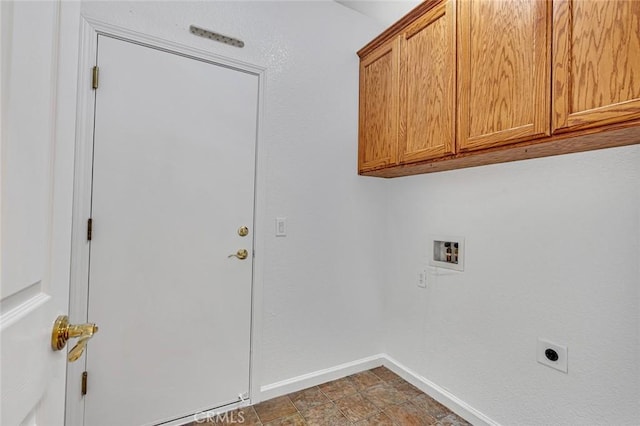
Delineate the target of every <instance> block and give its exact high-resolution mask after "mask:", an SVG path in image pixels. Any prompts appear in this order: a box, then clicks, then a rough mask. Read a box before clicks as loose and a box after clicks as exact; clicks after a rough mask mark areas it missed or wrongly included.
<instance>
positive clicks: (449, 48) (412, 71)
mask: <svg viewBox="0 0 640 426" xmlns="http://www.w3.org/2000/svg"><path fill="white" fill-rule="evenodd" d="M453 5H454V3H453V2H452V1H446V2H443V3H440V4H439V5H438V6H436V7H434V8H433V9H431V10H429V11H428V12H427V13H425V14H424V15H422V16H421V17H420V18H419V19H417V20H416V21H415V22H414V23H413V24H411V25H410V26H409V27H408V28H407V29H406V30H405V31H404V32H403V33H402V34H401V35H400V96H399V99H400V101H399V104H400V128H399V131H400V136H399V140H398V145H399V153H400V164H407V163H411V162H414V161H420V160H427V159H431V158H438V157H442V156H444V155H447V154H453V153H454V150H455V108H456V105H455V70H456V49H455V31H456V21H455V8H454V7H453Z"/></svg>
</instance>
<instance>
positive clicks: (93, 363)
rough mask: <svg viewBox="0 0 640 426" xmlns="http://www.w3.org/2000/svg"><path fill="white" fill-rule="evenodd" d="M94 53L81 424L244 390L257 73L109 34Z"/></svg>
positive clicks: (182, 407)
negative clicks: (94, 332) (90, 325)
mask: <svg viewBox="0 0 640 426" xmlns="http://www.w3.org/2000/svg"><path fill="white" fill-rule="evenodd" d="M97 61H98V66H99V69H100V82H99V88H98V89H97V92H96V112H95V138H94V165H93V191H92V212H91V216H92V220H93V232H92V233H93V235H92V240H91V243H90V244H91V247H90V273H89V297H88V318H89V321H90V322H95V323H97V324H98V325H99V326H100V336H99V337H100V339H97V338H96V339H94V341H92V342H91V344H90V347H89V349H88V353H87V371H88V375H89V376H88V377H89V380H88V382H89V388H88V394H87V395H86V396H85V424H86V425H87V426H100V425H109V426H112V425H121V426H126V425H136V426H137V425H143V424H145V425H146V424H158V423H161V422H164V421H169V420H171V419H175V418H179V417H182V416H187V415H189V414H193V413H196V412H199V411H201V410H206V409H212V408H214V407H219V406H222V405H225V404H229V403H233V402H236V401H238V400H239V395H246V393H247V392H248V390H249V359H250V324H251V282H252V264H253V260H252V259H253V256H252V253H253V250H252V248H253V208H254V174H255V143H256V131H257V110H258V76H257V75H255V74H251V73H247V72H243V71H239V70H235V69H231V68H228V67H223V66H220V65H215V64H212V63H207V62H204V61H201V60H196V59H193V58H188V57H185V56H182V55H178V54H174V53H169V52H166V51H161V50H157V49H154V48H150V47H147V46H142V45H139V44H135V43H131V42H127V41H123V40H119V39H115V38H110V37H106V36H99V37H98V60H97ZM242 226H246V227H247V228H248V229H249V234H248V235H247V236H241V235H240V233H239V232H238V230H239V228H240V227H242ZM241 249H244V250H247V252H248V257H247V258H246V259H239V258H237V257H234V256H232V257H229V256H230V255H232V254H235V253H236V252H238V250H241Z"/></svg>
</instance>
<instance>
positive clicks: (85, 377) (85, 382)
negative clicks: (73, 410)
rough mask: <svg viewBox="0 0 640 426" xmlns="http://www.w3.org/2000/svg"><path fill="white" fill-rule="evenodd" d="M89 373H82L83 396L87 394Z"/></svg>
mask: <svg viewBox="0 0 640 426" xmlns="http://www.w3.org/2000/svg"><path fill="white" fill-rule="evenodd" d="M88 375H89V373H87V372H86V371H85V372H83V373H82V396H84V395H86V394H87V376H88Z"/></svg>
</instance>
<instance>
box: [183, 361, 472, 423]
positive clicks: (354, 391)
mask: <svg viewBox="0 0 640 426" xmlns="http://www.w3.org/2000/svg"><path fill="white" fill-rule="evenodd" d="M241 420H243V421H241ZM233 423H237V424H244V425H264V426H284V425H287V426H289V425H290V426H297V425H318V426H324V425H327V426H334V425H335V426H339V425H355V426H367V425H372V426H378V425H379V426H384V425H395V426H405V425H406V426H414V425H416V426H417V425H442V426H468V425H470V423H468V422H467V421H465V420H464V419H462V418H461V417H459V416H457V415H456V414H454V413H452V412H451V411H450V410H449V409H448V408H446V407H445V406H443V405H442V404H440V403H438V402H436V401H435V400H434V399H432V398H431V397H429V396H427V395H426V394H424V393H423V392H421V391H420V390H419V389H418V388H416V387H414V386H412V385H411V384H409V383H408V382H406V381H404V380H403V379H401V378H400V377H399V376H397V375H396V374H395V373H393V372H392V371H390V370H388V369H387V368H385V367H378V368H374V369H372V370H369V371H364V372H362V373H358V374H354V375H352V376H348V377H344V378H342V379H339V380H334V381H332V382H328V383H324V384H321V385H319V386H314V387H312V388H309V389H304V390H302V391H299V392H294V393H291V394H289V395H285V396H280V397H278V398H274V399H270V400H268V401H264V402H261V403H260V404H256V405H253V406H251V407H244V408H240V409H238V410H234V411H232V412H229V413H227V417H226V418H225V417H221V418H218V421H217V422H209V423H195V422H194V423H190V424H188V425H185V426H197V425H202V424H204V425H212V424H218V425H224V424H233Z"/></svg>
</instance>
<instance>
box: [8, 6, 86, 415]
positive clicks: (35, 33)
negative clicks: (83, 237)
mask: <svg viewBox="0 0 640 426" xmlns="http://www.w3.org/2000/svg"><path fill="white" fill-rule="evenodd" d="M79 17H80V9H79V5H78V4H72V3H71V2H64V3H63V2H53V1H52V2H8V1H2V2H0V34H1V37H0V38H1V45H2V49H1V52H2V67H1V76H2V78H1V84H2V86H1V94H2V96H1V99H2V107H1V111H2V114H1V123H0V128H1V132H2V149H1V151H0V152H1V159H2V161H1V174H0V175H1V184H0V187H1V190H0V203H1V212H2V214H1V221H0V223H1V225H0V234H1V240H2V244H1V256H0V259H1V260H0V262H1V265H0V269H1V274H0V275H1V281H0V337H1V345H0V346H1V357H0V413H1V414H0V424H2V425H7V426H13V425H26V426H30V425H55V426H57V425H62V424H63V422H64V397H65V367H66V359H65V352H66V351H60V352H54V351H53V350H52V348H51V330H52V326H53V322H54V320H55V319H56V317H57V316H58V315H60V314H66V313H67V307H68V301H69V300H68V297H69V264H70V238H71V201H72V183H73V146H74V132H75V97H76V90H77V87H76V85H77V83H76V77H77V72H76V71H77V59H78V52H77V43H78V25H79ZM72 320H74V319H73V318H72Z"/></svg>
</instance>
